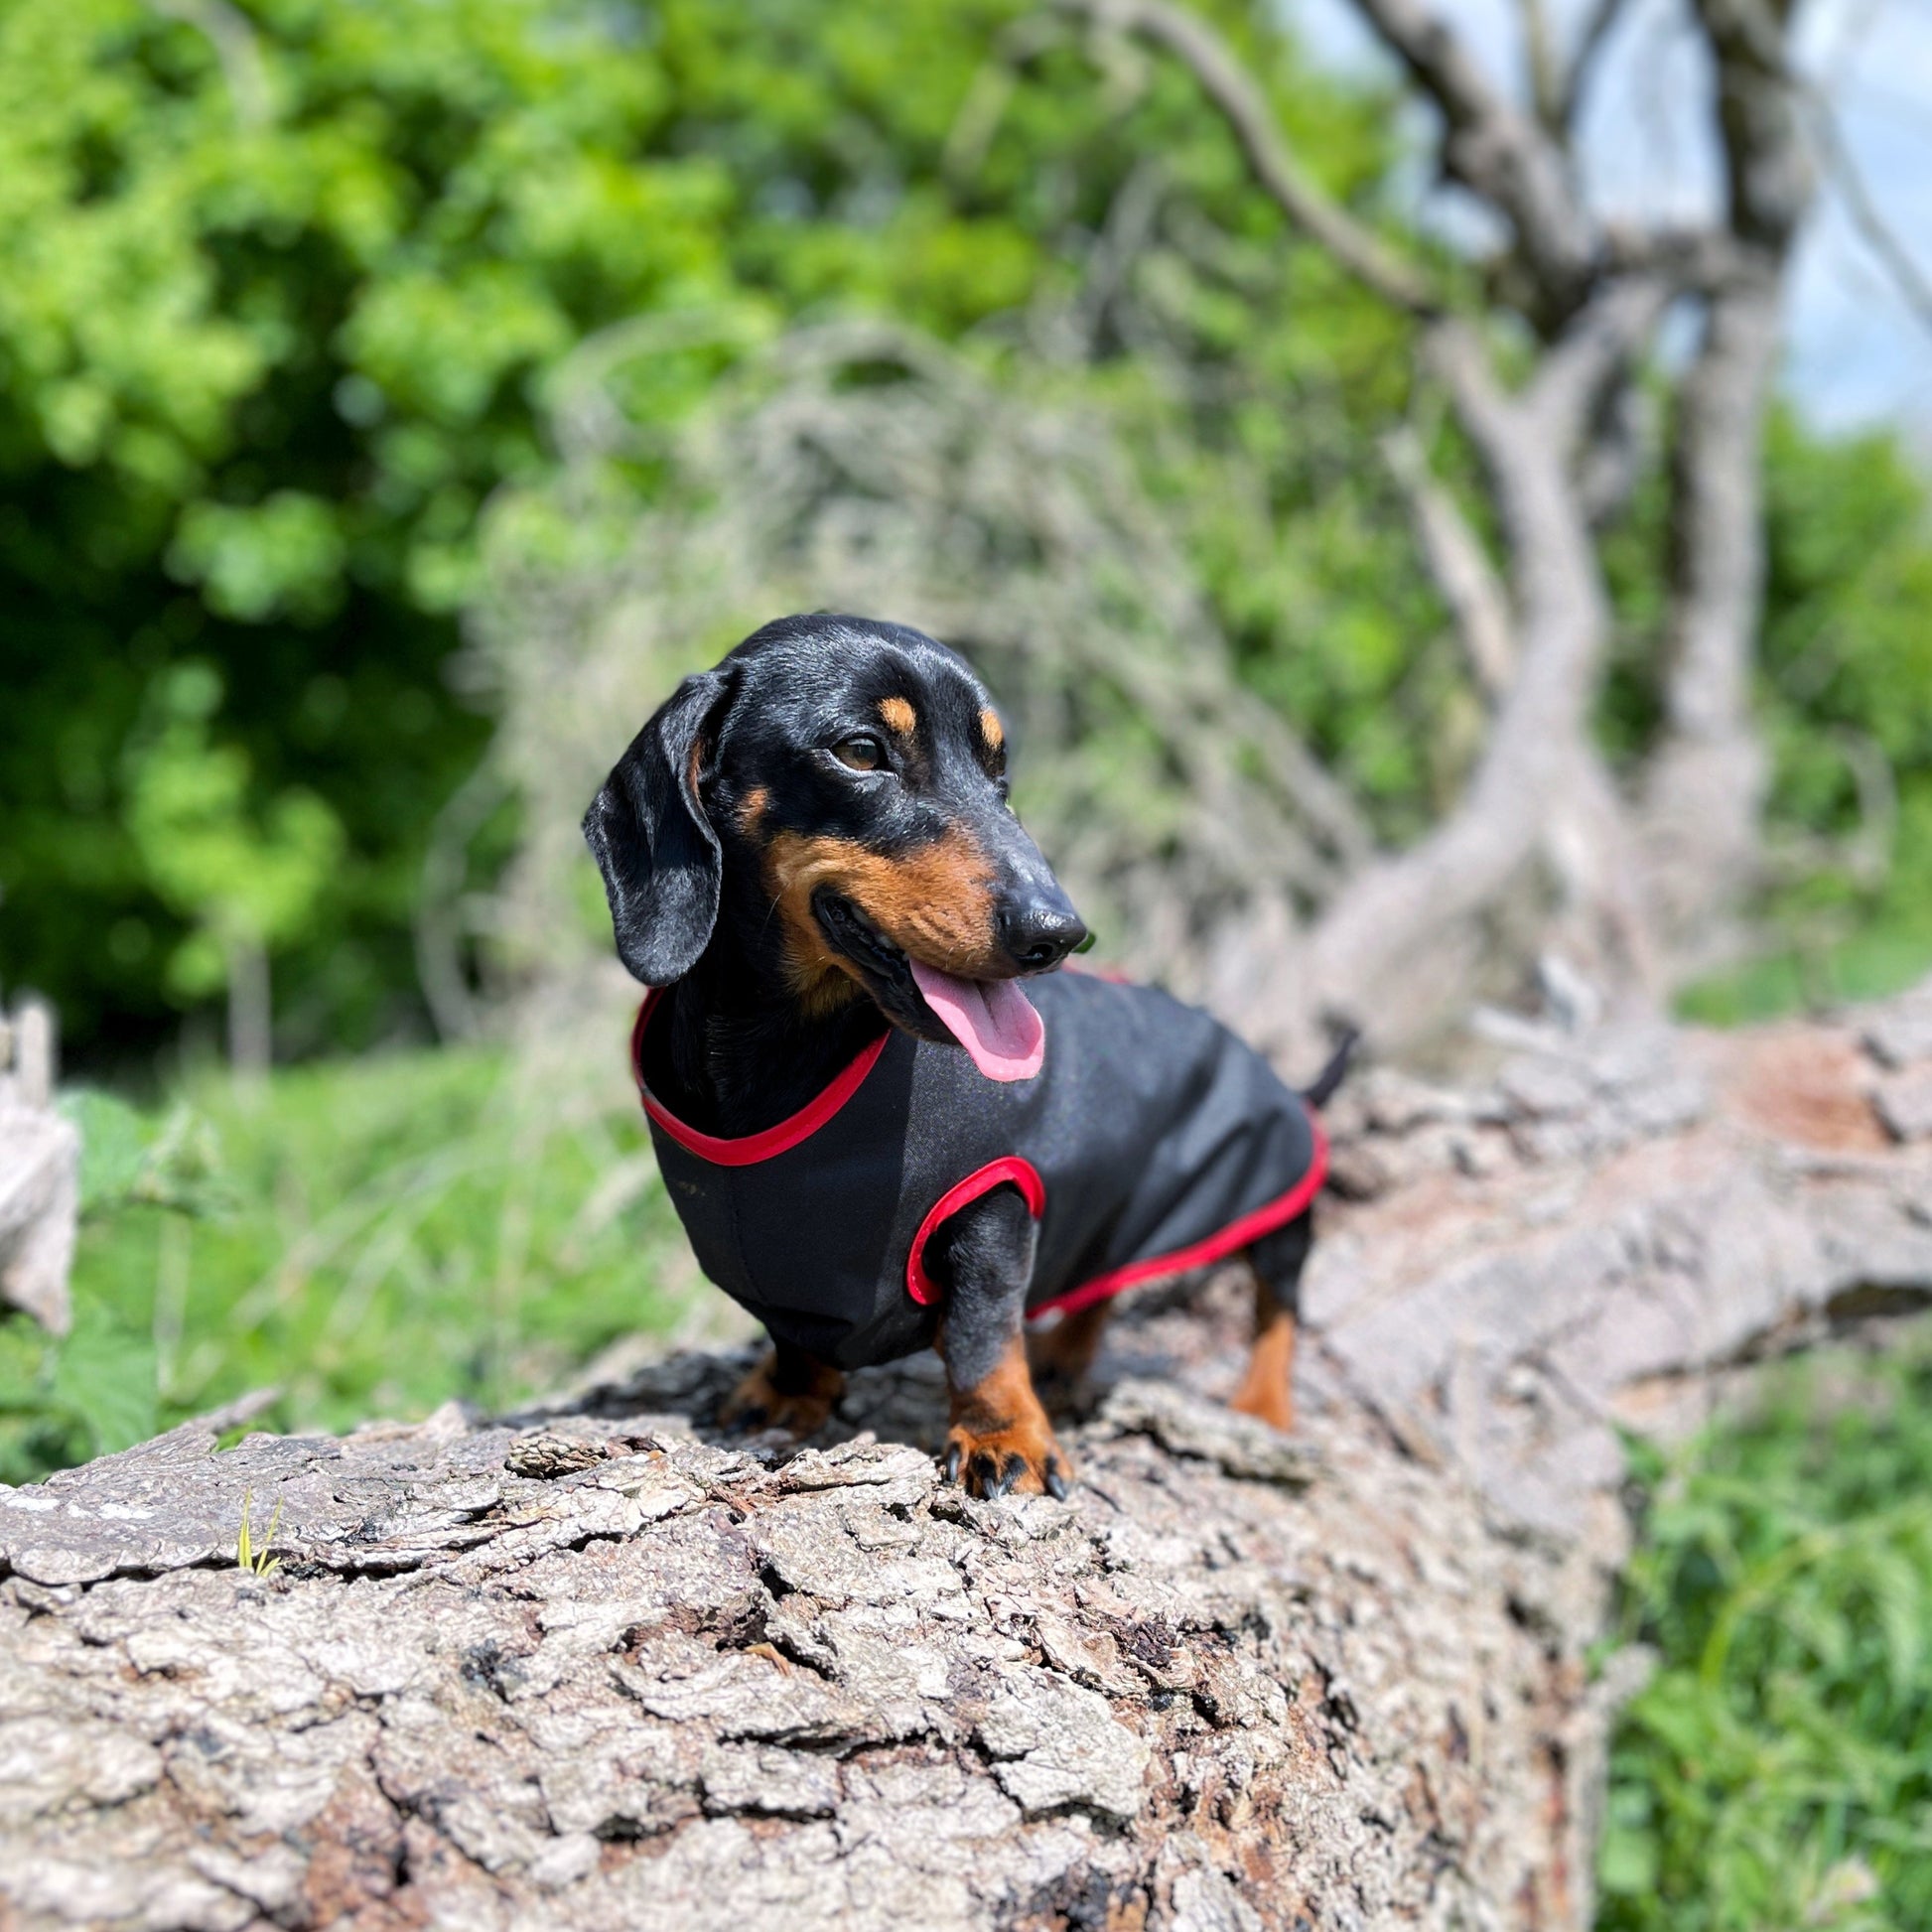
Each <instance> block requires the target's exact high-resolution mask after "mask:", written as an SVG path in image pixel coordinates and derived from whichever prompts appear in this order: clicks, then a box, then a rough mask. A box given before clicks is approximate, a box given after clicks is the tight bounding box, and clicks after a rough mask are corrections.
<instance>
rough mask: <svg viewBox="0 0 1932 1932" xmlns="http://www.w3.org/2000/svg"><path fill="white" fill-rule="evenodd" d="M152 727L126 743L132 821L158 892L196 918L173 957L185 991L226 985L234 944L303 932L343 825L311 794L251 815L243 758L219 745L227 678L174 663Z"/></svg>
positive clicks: (269, 941)
mask: <svg viewBox="0 0 1932 1932" xmlns="http://www.w3.org/2000/svg"><path fill="white" fill-rule="evenodd" d="M157 683H158V686H159V689H158V691H157V694H156V697H157V705H156V709H157V710H158V711H159V712H160V714H161V715H160V718H159V720H158V721H157V724H156V727H155V729H154V730H153V731H152V732H151V733H149V734H147V735H146V736H144V737H142V738H137V739H136V741H135V742H134V744H133V745H132V746H131V747H130V748H129V753H128V763H129V767H130V776H129V780H128V786H127V792H128V805H127V825H128V831H129V833H130V834H131V835H132V837H133V840H134V845H135V849H136V851H137V852H139V854H140V855H141V863H142V865H143V867H144V868H145V870H146V872H147V874H148V876H149V878H150V879H151V880H152V881H153V882H154V887H155V890H156V892H157V893H159V895H160V896H161V897H162V899H163V900H165V901H166V903H167V904H169V905H170V906H171V907H173V909H174V910H175V911H177V912H179V913H181V914H183V915H184V916H185V917H187V918H190V919H192V920H193V921H194V925H193V928H192V929H191V931H190V932H189V935H188V937H187V938H186V939H184V940H183V941H182V943H181V945H180V946H179V947H178V948H177V949H176V951H175V953H174V956H173V957H172V958H171V959H170V961H169V962H168V973H169V979H170V981H171V983H172V985H173V986H174V988H175V989H176V990H177V991H179V992H181V993H182V994H184V995H186V996H188V997H189V998H194V997H195V996H197V995H201V994H207V993H210V992H213V991H214V990H215V989H217V988H218V987H220V986H221V985H223V984H224V982H225V981H226V978H227V975H228V971H229V962H230V961H231V959H232V958H233V956H234V954H235V952H236V950H237V949H239V948H241V947H254V948H257V949H260V950H262V951H266V950H268V949H270V948H272V947H277V946H281V945H284V944H286V943H287V942H288V941H290V940H292V939H296V938H299V937H300V936H302V934H303V932H304V931H305V929H306V928H307V927H308V926H309V925H310V924H311V922H312V921H313V919H314V916H315V912H316V908H317V904H318V902H319V900H320V899H321V897H322V894H323V890H324V888H325V887H326V886H327V884H328V882H329V879H330V877H331V875H332V874H333V873H334V871H335V868H336V866H337V864H338V863H339V861H340V859H341V856H342V826H341V824H340V822H339V821H338V820H337V818H336V815H335V813H333V812H332V811H331V810H330V809H329V807H328V806H327V805H325V804H324V803H323V802H322V800H321V799H320V798H318V797H317V796H316V795H315V794H314V793H313V792H310V791H305V790H301V789H298V788H291V789H289V790H287V791H284V792H282V793H281V794H280V795H279V796H278V797H276V798H275V799H273V800H272V801H271V802H270V804H269V806H268V809H267V811H266V813H265V814H264V823H263V824H261V825H256V824H254V823H251V822H250V818H249V814H248V796H249V772H248V759H247V755H246V754H245V753H243V752H242V751H240V750H239V749H238V748H236V747H234V746H219V747H211V746H210V745H209V744H208V742H207V721H208V719H209V717H210V716H211V715H212V713H213V712H214V709H215V707H216V706H217V705H218V704H219V703H220V701H221V680H220V678H219V676H218V675H217V674H216V673H215V672H214V671H213V670H211V669H210V668H209V667H208V666H207V665H206V664H199V663H193V662H191V663H183V664H177V665H175V666H174V667H173V668H172V669H170V670H169V671H168V672H166V673H165V674H164V675H163V676H162V677H161V678H160V679H159V680H157Z"/></svg>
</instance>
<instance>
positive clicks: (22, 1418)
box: [0, 1049, 691, 1482]
mask: <svg viewBox="0 0 1932 1932" xmlns="http://www.w3.org/2000/svg"><path fill="white" fill-rule="evenodd" d="M64 1105H65V1107H66V1110H67V1111H68V1112H69V1116H70V1117H71V1118H73V1119H74V1120H75V1121H76V1122H77V1123H78V1124H79V1126H80V1128H81V1132H82V1141H83V1148H84V1153H83V1162H82V1196H83V1205H82V1222H81V1229H80V1238H79V1245H78V1249H77V1252H76V1255H75V1260H74V1269H73V1277H72V1288H73V1304H74V1323H73V1330H72V1332H71V1334H70V1335H69V1336H68V1337H67V1338H66V1339H65V1340H64V1341H61V1342H58V1343H57V1342H53V1341H50V1340H49V1339H48V1338H47V1337H46V1336H44V1335H43V1334H42V1333H41V1331H40V1330H39V1329H38V1328H36V1327H34V1326H33V1324H31V1323H30V1322H29V1321H28V1320H27V1319H26V1317H24V1316H9V1317H7V1318H6V1319H5V1320H4V1321H0V1480H5V1481H9V1482H21V1481H27V1480H31V1479H33V1478H34V1477H36V1476H39V1475H41V1474H44V1473H45V1472H46V1471H47V1470H49V1469H50V1468H56V1467H60V1466H63V1465H65V1464H68V1463H72V1462H77V1461H81V1460H84V1459H86V1458H87V1457H88V1456H90V1455H95V1454H99V1453H101V1452H103V1451H105V1450H108V1449H120V1448H124V1447H126V1446H127V1445H128V1444H131V1443H135V1442H139V1441H141V1440H143V1439H144V1438H145V1437H147V1436H150V1435H152V1434H154V1433H155V1431H156V1430H157V1429H160V1428H165V1427H167V1426H168V1425H169V1424H171V1423H173V1422H175V1421H178V1420H180V1419H181V1418H183V1417H184V1416H187V1415H191V1414H194V1413H197V1412H198V1411H205V1410H207V1409H209V1408H211V1407H213V1406H215V1405H216V1404H218V1403H220V1402H222V1401H225V1400H227V1399H229V1398H231V1397H233V1396H236V1395H239V1394H242V1393H243V1392H245V1391H247V1390H250V1389H256V1388H260V1387H263V1386H271V1385H272V1386H276V1387H279V1388H280V1389H281V1391H282V1394H281V1396H280V1399H279V1400H278V1402H277V1404H276V1406H275V1407H274V1408H273V1409H271V1410H269V1411H268V1412H267V1413H266V1415H265V1416H264V1418H263V1426H264V1427H272V1428H280V1429H285V1430H286V1429H302V1428H319V1429H344V1428H347V1427H350V1426H352V1425H353V1424H354V1423H356V1422H359V1421H361V1420H363V1419H365V1418H367V1417H369V1416H376V1415H387V1416H420V1415H423V1414H425V1413H427V1412H428V1411H429V1410H430V1409H432V1408H434V1407H436V1406H437V1405H438V1404H439V1403H441V1402H444V1401H446V1400H448V1399H449V1398H451V1397H453V1396H455V1397H461V1398H464V1399H466V1400H468V1401H471V1402H475V1403H477V1404H479V1405H480V1406H482V1407H483V1408H485V1409H490V1408H499V1407H502V1406H505V1405H507V1404H509V1403H512V1402H514V1401H516V1400H517V1399H518V1398H520V1397H523V1396H525V1395H528V1394H530V1393H532V1392H534V1391H536V1390H538V1389H541V1388H544V1387H546V1386H554V1384H555V1383H556V1382H557V1381H558V1380H559V1379H560V1378H561V1377H563V1376H564V1375H566V1374H567V1373H568V1372H569V1371H570V1370H571V1369H572V1368H573V1367H575V1366H576V1365H577V1364H579V1363H581V1362H582V1361H584V1360H585V1359H586V1358H587V1357H589V1356H590V1355H592V1354H593V1353H595V1352H596V1351H597V1350H598V1349H599V1348H601V1347H603V1346H604V1345H606V1344H607V1343H609V1342H611V1341H612V1340H614V1339H616V1338H617V1337H618V1336H620V1335H622V1334H625V1333H628V1332H631V1331H634V1330H639V1329H642V1330H662V1329H664V1328H666V1327H667V1326H669V1325H670V1324H671V1323H672V1322H673V1321H674V1320H675V1319H676V1317H677V1315H678V1313H679V1311H680V1310H681V1308H682V1306H683V1302H684V1299H685V1297H686V1295H688V1292H689V1284H690V1281H691V1274H690V1266H689V1262H688V1260H686V1259H685V1250H684V1246H683V1242H682V1239H681V1236H679V1234H678V1232H677V1228H676V1222H675V1216H674V1215H673V1213H672V1212H671V1209H670V1206H669V1204H668V1202H667V1201H666V1200H665V1199H664V1197H663V1192H662V1189H661V1187H660V1186H659V1184H658V1181H657V1176H656V1171H655V1168H654V1167H653V1166H652V1164H651V1162H650V1159H649V1155H648V1149H647V1144H646V1138H645V1135H644V1133H643V1131H642V1125H641V1122H640V1120H639V1119H638V1118H637V1116H636V1114H635V1111H634V1109H627V1108H626V1109H622V1110H620V1111H613V1112H611V1113H608V1114H607V1113H603V1112H600V1111H598V1110H596V1109H593V1108H580V1109H578V1110H576V1111H575V1113H574V1114H567V1113H565V1112H564V1111H563V1110H560V1109H559V1108H558V1107H557V1106H556V1105H554V1104H540V1103H534V1102H532V1101H531V1100H530V1099H527V1098H525V1097H524V1096H523V1095H522V1093H521V1092H520V1090H519V1088H518V1085H517V1082H516V1080H515V1079H514V1077H513V1075H512V1072H511V1069H510V1068H509V1066H508V1065H507V1064H506V1063H505V1061H504V1060H503V1059H502V1058H501V1057H500V1056H499V1055H497V1054H495V1053H493V1052H489V1051H484V1050H473V1049H457V1050H445V1051H442V1052H435V1053H422V1054H415V1055H397V1056H393V1057H387V1058H379V1059H367V1060H358V1061H350V1062H340V1063H335V1064H324V1065H318V1066H315V1067H310V1068H302V1069H296V1070H291V1071H287V1072H280V1073H277V1074H276V1075H275V1077H274V1079H273V1080H272V1081H271V1082H270V1083H269V1085H268V1086H267V1087H266V1089H265V1090H263V1091H262V1092H261V1093H260V1094H259V1096H258V1097H256V1098H255V1099H254V1100H253V1101H247V1100H244V1099H243V1098H242V1097H239V1096H237V1094H236V1093H235V1092H234V1090H233V1089H232V1088H231V1086H230V1085H229V1083H228V1082H227V1081H226V1079H225V1078H223V1077H222V1076H220V1075H219V1074H218V1073H213V1072H210V1073H209V1074H207V1076H205V1077H201V1078H197V1079H193V1080H190V1081H189V1082H188V1083H186V1085H185V1086H184V1088H183V1089H182V1091H180V1092H179V1093H178V1094H176V1095H175V1096H174V1097H173V1098H172V1100H171V1101H170V1102H169V1103H168V1104H167V1105H166V1106H164V1107H162V1108H160V1109H158V1110H154V1111H147V1112H143V1111H137V1110H136V1109H134V1108H131V1107H129V1106H127V1105H126V1104H125V1103H123V1102H121V1101H119V1100H117V1099H114V1098H112V1097H111V1096H109V1095H106V1094H102V1093H94V1092H80V1093H72V1094H69V1096H68V1097H67V1099H66V1101H65V1103H64Z"/></svg>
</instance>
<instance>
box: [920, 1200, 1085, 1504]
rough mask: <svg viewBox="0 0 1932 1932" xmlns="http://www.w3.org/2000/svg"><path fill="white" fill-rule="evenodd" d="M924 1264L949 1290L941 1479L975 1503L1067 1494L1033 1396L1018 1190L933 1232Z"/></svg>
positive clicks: (1028, 1268) (1027, 1255)
mask: <svg viewBox="0 0 1932 1932" xmlns="http://www.w3.org/2000/svg"><path fill="white" fill-rule="evenodd" d="M926 1256H927V1266H928V1268H929V1269H930V1270H931V1272H932V1274H933V1275H934V1277H935V1278H936V1279H937V1280H938V1282H939V1283H940V1285H941V1287H943V1288H944V1290H945V1291H946V1314H945V1320H944V1322H943V1323H942V1324H941V1326H940V1330H939V1342H938V1347H939V1352H940V1354H941V1355H942V1356H943V1357H944V1358H945V1363H946V1382H947V1386H948V1388H949V1390H950V1392H951V1397H952V1418H951V1427H950V1428H949V1429H948V1430H947V1432H946V1457H945V1470H946V1479H947V1481H949V1482H963V1483H964V1484H965V1486H966V1489H967V1491H968V1492H969V1493H970V1494H972V1495H975V1496H1004V1495H1006V1494H1008V1493H1009V1492H1010V1491H1013V1490H1018V1491H1020V1492H1021V1493H1023V1494H1025V1495H1040V1494H1042V1493H1044V1494H1050V1495H1054V1496H1064V1495H1065V1494H1066V1491H1067V1484H1068V1481H1069V1479H1070V1478H1071V1476H1072V1473H1073V1467H1072V1464H1071V1463H1070V1462H1069V1461H1068V1460H1067V1458H1066V1455H1065V1452H1064V1451H1063V1450H1062V1449H1060V1446H1059V1445H1058V1444H1057V1443H1056V1442H1055V1441H1054V1440H1053V1430H1052V1425H1051V1424H1050V1423H1048V1422H1047V1420H1046V1411H1045V1410H1044V1409H1042V1408H1041V1407H1040V1406H1039V1398H1038V1397H1037V1396H1036V1395H1035V1393H1034V1383H1033V1376H1032V1375H1031V1374H1030V1373H1029V1372H1028V1368H1027V1349H1026V1344H1025V1343H1024V1342H1023V1341H1022V1339H1021V1334H1020V1328H1021V1322H1022V1320H1023V1319H1024V1317H1025V1314H1026V1308H1027V1288H1028V1285H1029V1283H1031V1281H1032V1280H1033V1272H1034V1222H1033V1217H1032V1215H1030V1214H1029V1213H1028V1211H1027V1203H1026V1202H1025V1201H1024V1200H1023V1199H1022V1198H1021V1197H1020V1193H1019V1190H1018V1189H1017V1188H1014V1187H1010V1186H1004V1187H996V1188H994V1189H993V1191H992V1192H991V1193H987V1194H982V1195H981V1196H980V1198H979V1199H978V1200H976V1201H972V1202H970V1203H968V1205H966V1206H965V1207H963V1208H961V1209H960V1211H959V1212H958V1213H957V1214H955V1215H954V1216H953V1217H952V1218H951V1219H950V1220H948V1221H947V1222H946V1223H945V1225H944V1226H943V1227H942V1228H941V1229H940V1230H939V1232H938V1234H937V1235H936V1236H935V1237H934V1240H933V1242H932V1245H931V1246H930V1247H929V1248H928V1249H927V1250H926Z"/></svg>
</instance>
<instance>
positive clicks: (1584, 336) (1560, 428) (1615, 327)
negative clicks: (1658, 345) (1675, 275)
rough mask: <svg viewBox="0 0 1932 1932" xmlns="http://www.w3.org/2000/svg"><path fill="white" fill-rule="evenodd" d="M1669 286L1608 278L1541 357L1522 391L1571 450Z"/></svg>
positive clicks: (1646, 335) (1651, 325)
mask: <svg viewBox="0 0 1932 1932" xmlns="http://www.w3.org/2000/svg"><path fill="white" fill-rule="evenodd" d="M1669 296H1670V291H1669V290H1668V289H1667V288H1666V287H1665V286H1664V285H1663V284H1662V283H1661V282H1659V281H1657V280H1654V279H1653V278H1651V277H1648V276H1632V277H1630V278H1629V279H1628V280H1627V281H1622V282H1617V283H1613V284H1612V285H1611V286H1610V287H1609V288H1608V289H1606V290H1605V291H1604V292H1603V293H1602V294H1601V295H1599V296H1598V297H1597V298H1596V299H1595V300H1594V301H1593V302H1592V303H1591V304H1590V305H1589V307H1588V308H1587V309H1586V310H1585V311H1584V312H1583V314H1582V315H1581V316H1579V317H1578V318H1577V320H1576V321H1575V322H1574V323H1572V324H1571V326H1570V328H1569V330H1568V331H1567V332H1566V333H1565V335H1564V338H1563V340H1562V341H1561V342H1560V343H1558V344H1557V345H1556V347H1554V348H1553V349H1552V350H1551V351H1550V353H1549V354H1548V355H1546V356H1545V357H1544V358H1543V366H1542V367H1541V368H1540V369H1539V370H1538V371H1537V373H1536V375H1535V376H1534V377H1533V378H1532V380H1531V382H1530V385H1529V388H1528V390H1527V392H1526V395H1527V399H1528V401H1529V405H1530V407H1531V408H1532V409H1534V410H1535V411H1536V412H1537V414H1538V416H1539V417H1540V418H1541V419H1542V421H1543V423H1544V425H1545V427H1546V430H1547V432H1548V434H1549V435H1550V436H1552V437H1553V438H1555V439H1556V440H1557V441H1558V442H1559V444H1560V445H1561V446H1562V447H1563V448H1564V449H1565V450H1566V451H1568V450H1570V449H1571V448H1572V447H1573V446H1574V445H1575V443H1576V441H1577V439H1578V438H1579V437H1580V436H1581V435H1582V434H1583V430H1584V426H1585V424H1586V423H1587V421H1588V420H1589V417H1590V415H1591V414H1592V412H1593V411H1594V410H1595V409H1596V407H1597V405H1598V404H1599V403H1600V402H1601V400H1602V398H1603V396H1604V394H1605V392H1606V391H1607V390H1608V389H1609V387H1610V385H1611V384H1612V383H1614V382H1616V381H1618V380H1619V379H1621V377H1622V376H1623V374H1624V373H1625V371H1626V370H1627V369H1628V368H1629V365H1630V361H1631V358H1632V357H1633V356H1635V355H1636V354H1637V353H1638V352H1639V351H1640V350H1641V349H1642V347H1643V345H1644V344H1645V343H1646V342H1647V341H1649V339H1650V336H1651V334H1652V332H1653V331H1654V330H1655V329H1656V327H1657V325H1658V323H1659V322H1660V321H1661V320H1662V319H1663V314H1664V310H1665V307H1666V306H1667V304H1668V301H1669Z"/></svg>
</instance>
